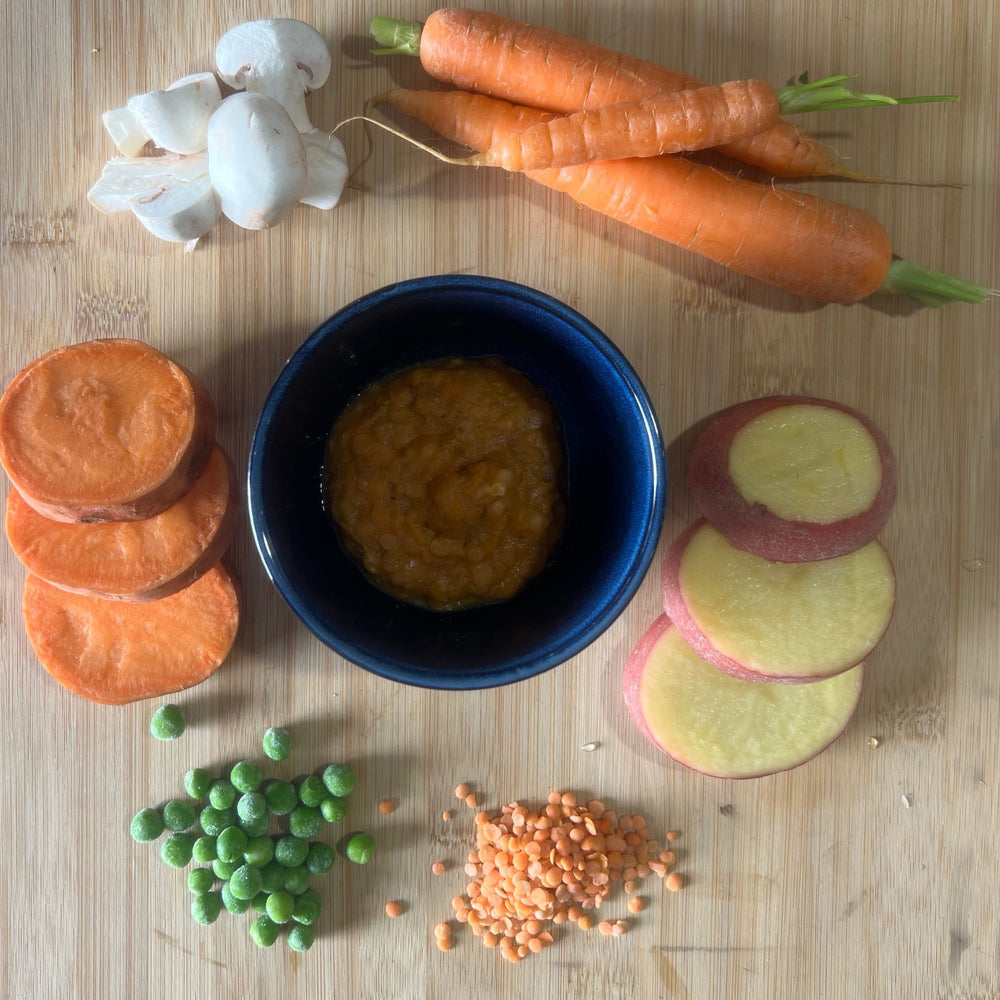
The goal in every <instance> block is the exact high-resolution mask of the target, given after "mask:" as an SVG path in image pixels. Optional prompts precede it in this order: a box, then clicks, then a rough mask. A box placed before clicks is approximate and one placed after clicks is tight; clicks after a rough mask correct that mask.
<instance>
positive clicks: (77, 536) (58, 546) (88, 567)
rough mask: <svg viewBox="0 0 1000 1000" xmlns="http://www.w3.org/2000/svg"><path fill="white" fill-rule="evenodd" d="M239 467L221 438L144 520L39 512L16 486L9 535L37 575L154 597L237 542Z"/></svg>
mask: <svg viewBox="0 0 1000 1000" xmlns="http://www.w3.org/2000/svg"><path fill="white" fill-rule="evenodd" d="M238 508H239V502H238V487H237V483H236V470H235V468H234V467H233V463H232V462H231V461H230V459H229V457H228V455H226V453H225V452H224V451H223V450H222V448H221V447H219V446H218V445H216V447H215V448H214V450H213V451H212V454H211V455H210V456H209V460H208V463H207V464H206V465H205V468H204V469H203V470H202V473H201V475H200V476H199V477H198V479H197V480H196V481H195V483H194V485H193V486H192V487H191V489H189V490H188V491H187V493H185V494H184V496H182V497H181V498H180V500H178V501H177V502H176V503H175V504H172V505H171V506H170V507H168V508H167V509H166V510H165V511H163V512H162V513H160V514H156V515H154V516H153V517H150V518H145V519H143V520H141V521H107V522H102V523H95V524H77V523H67V522H63V521H53V520H51V519H50V518H47V517H44V516H43V515H41V514H39V513H38V511H37V510H35V509H34V508H33V507H32V506H31V505H30V504H28V503H27V501H25V499H24V498H23V497H22V496H21V494H20V493H18V491H17V490H16V489H14V490H11V491H10V494H9V496H8V497H7V518H6V529H7V540H8V541H9V542H10V546H11V548H12V549H13V550H14V553H15V555H16V556H17V557H18V558H19V559H20V560H21V562H22V563H23V564H24V565H25V567H27V569H28V570H29V571H30V572H32V573H34V574H35V575H36V576H39V577H41V578H42V579H43V580H45V581H46V582H48V583H51V584H52V585H53V586H56V587H60V588H61V589H63V590H68V591H72V592H74V593H78V594H89V595H93V596H95V597H104V598H108V599H116V600H122V601H152V600H157V599H159V598H161V597H167V596H168V595H170V594H174V593H176V592H177V591H178V590H182V589H183V588H184V587H186V586H188V585H189V584H191V583H193V582H194V581H195V580H196V579H198V577H199V576H201V575H202V574H203V573H205V572H207V571H208V570H209V569H211V568H212V567H213V566H214V565H215V564H216V563H217V562H218V561H219V560H220V559H221V558H222V555H223V553H224V552H225V551H226V549H227V548H228V547H229V543H230V542H231V541H232V538H233V532H234V530H235V527H236V517H237V511H238Z"/></svg>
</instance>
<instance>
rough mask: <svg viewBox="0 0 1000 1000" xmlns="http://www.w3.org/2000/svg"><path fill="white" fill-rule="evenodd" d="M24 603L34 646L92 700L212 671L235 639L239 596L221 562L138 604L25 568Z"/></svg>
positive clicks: (127, 695) (122, 697) (155, 693)
mask: <svg viewBox="0 0 1000 1000" xmlns="http://www.w3.org/2000/svg"><path fill="white" fill-rule="evenodd" d="M23 611H24V622H25V627H26V629H27V633H28V638H29V639H30V640H31V644H32V646H33V648H34V650H35V654H36V655H37V657H38V659H39V660H40V662H41V663H42V665H43V666H44V667H45V669H46V670H47V671H48V672H49V674H50V675H51V676H52V677H53V678H54V679H55V680H56V681H58V682H59V683H60V684H61V685H62V686H63V687H65V688H66V689H67V690H69V691H71V692H73V693H74V694H78V695H80V696H82V697H84V698H87V699H89V700H90V701H95V702H99V703H100V704H104V705H124V704H128V703H130V702H135V701H141V700H143V699H146V698H157V697H162V696H163V695H167V694H173V693H175V692H177V691H182V690H184V689H185V688H189V687H193V686H194V685H196V684H200V683H201V682H202V681H204V680H207V679H208V678H209V677H210V676H211V675H212V674H213V673H215V671H216V670H217V669H218V668H219V666H220V665H221V664H222V662H223V661H224V660H225V659H226V657H227V656H228V654H229V652H230V650H231V649H232V646H233V643H234V642H235V640H236V633H237V630H238V628H239V620H240V597H239V587H238V583H237V580H236V577H235V575H234V574H233V573H232V572H231V571H230V570H229V569H228V567H227V566H225V564H224V563H222V562H219V563H218V564H216V566H214V567H213V568H212V569H211V570H209V571H208V572H207V573H205V574H204V575H203V576H201V577H199V578H198V579H197V580H196V581H195V582H194V583H193V584H191V585H190V586H189V587H186V588H184V590H181V591H178V592H177V593H176V594H172V595H170V596H169V597H164V598H161V599H160V600H158V601H149V602H146V603H142V604H136V603H128V602H122V601H108V600H105V599H103V598H100V597H88V596H84V595H82V594H72V593H70V592H68V591H65V590H60V589H59V588H58V587H53V586H52V585H51V584H48V583H46V582H45V581H44V580H41V579H40V578H39V577H37V576H34V575H31V574H29V576H28V577H27V580H26V581H25V587H24V601H23Z"/></svg>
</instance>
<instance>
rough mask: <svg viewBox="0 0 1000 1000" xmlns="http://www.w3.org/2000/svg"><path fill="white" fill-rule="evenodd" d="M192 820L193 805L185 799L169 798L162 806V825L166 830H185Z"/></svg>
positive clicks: (191, 823) (192, 824) (193, 816)
mask: <svg viewBox="0 0 1000 1000" xmlns="http://www.w3.org/2000/svg"><path fill="white" fill-rule="evenodd" d="M194 820H195V812H194V806H193V805H191V803H190V802H188V801H186V800H185V799H171V800H170V801H169V802H168V803H167V804H166V805H165V806H164V807H163V825H164V826H165V827H166V828H167V829H168V830H187V829H189V828H190V827H192V826H194Z"/></svg>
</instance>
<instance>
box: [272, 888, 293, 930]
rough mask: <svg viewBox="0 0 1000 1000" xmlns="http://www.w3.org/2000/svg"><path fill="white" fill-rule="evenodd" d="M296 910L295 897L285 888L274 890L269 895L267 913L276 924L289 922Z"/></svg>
mask: <svg viewBox="0 0 1000 1000" xmlns="http://www.w3.org/2000/svg"><path fill="white" fill-rule="evenodd" d="M294 910H295V897H294V896H293V895H292V894H291V893H290V892H288V891H287V890H285V889H279V890H278V891H277V892H272V893H271V895H270V896H268V897H267V915H268V916H269V917H270V918H271V919H272V920H273V921H274V922H275V923H276V924H287V923H288V921H289V920H291V919H292V913H293V912H294Z"/></svg>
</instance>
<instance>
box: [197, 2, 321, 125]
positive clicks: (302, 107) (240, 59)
mask: <svg viewBox="0 0 1000 1000" xmlns="http://www.w3.org/2000/svg"><path fill="white" fill-rule="evenodd" d="M215 63H216V67H217V68H218V70H219V75H220V76H221V77H222V79H223V80H224V81H225V82H226V83H228V84H229V85H230V86H231V87H234V88H235V89H236V90H246V91H250V92H251V93H258V94H265V95H266V96H268V97H270V98H272V99H274V100H275V101H277V102H278V103H279V104H280V105H281V106H282V107H283V108H284V109H285V110H286V111H287V112H288V114H289V115H290V116H291V119H292V121H293V122H294V123H295V127H296V129H297V130H298V131H299V132H311V131H312V123H311V122H310V121H309V115H308V114H307V113H306V102H305V95H306V94H307V93H309V91H311V90H316V89H317V88H318V87H321V86H322V85H323V83H324V82H325V81H326V78H327V77H328V76H329V74H330V50H329V49H328V48H327V45H326V42H325V41H324V40H323V36H322V35H321V34H320V33H319V32H318V31H316V29H315V28H313V27H311V26H310V25H308V24H306V23H305V22H303V21H296V20H294V19H293V18H287V17H286V18H270V19H267V20H263V21H248V22H247V23H245V24H240V25H238V26H237V27H235V28H233V29H231V30H230V31H228V32H226V34H225V35H223V36H222V38H221V39H220V40H219V44H218V46H217V47H216V49H215Z"/></svg>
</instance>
